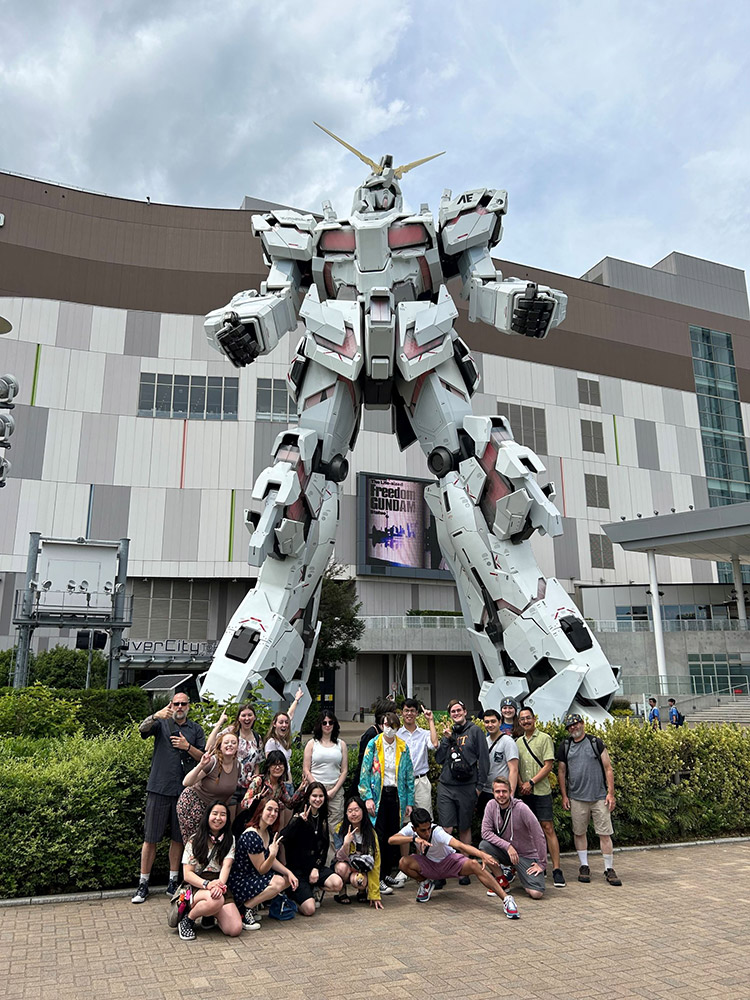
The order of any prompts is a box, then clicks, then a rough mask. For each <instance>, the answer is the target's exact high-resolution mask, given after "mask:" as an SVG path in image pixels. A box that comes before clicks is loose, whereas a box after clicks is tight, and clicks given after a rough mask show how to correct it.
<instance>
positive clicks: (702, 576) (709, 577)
mask: <svg viewBox="0 0 750 1000" xmlns="http://www.w3.org/2000/svg"><path fill="white" fill-rule="evenodd" d="M690 575H691V577H692V580H693V583H713V579H714V578H713V566H712V564H711V563H710V562H707V561H706V560H705V559H691V560H690Z"/></svg>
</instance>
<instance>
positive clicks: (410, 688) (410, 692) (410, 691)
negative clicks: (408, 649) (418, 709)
mask: <svg viewBox="0 0 750 1000" xmlns="http://www.w3.org/2000/svg"><path fill="white" fill-rule="evenodd" d="M406 697H407V698H413V697H414V657H413V655H412V654H411V653H407V654H406Z"/></svg>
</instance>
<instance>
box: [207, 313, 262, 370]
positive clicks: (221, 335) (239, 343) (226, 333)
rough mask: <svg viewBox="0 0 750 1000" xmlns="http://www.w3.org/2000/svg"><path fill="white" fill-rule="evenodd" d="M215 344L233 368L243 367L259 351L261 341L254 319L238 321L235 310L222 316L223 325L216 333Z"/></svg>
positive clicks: (252, 359) (255, 356) (250, 362)
mask: <svg viewBox="0 0 750 1000" xmlns="http://www.w3.org/2000/svg"><path fill="white" fill-rule="evenodd" d="M216 344H217V346H218V347H219V350H220V351H221V352H222V354H226V356H227V357H228V358H229V360H230V361H231V362H232V364H233V365H234V367H235V368H244V367H245V365H250V364H252V363H253V361H255V359H256V358H257V357H258V355H259V354H260V353H261V343H260V338H259V336H258V329H257V325H256V323H255V321H254V320H252V319H246V320H245V321H244V322H241V321H240V318H239V316H238V315H237V313H236V312H227V313H224V316H223V325H222V327H221V329H220V330H218V331H217V333H216Z"/></svg>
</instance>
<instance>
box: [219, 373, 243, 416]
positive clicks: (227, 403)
mask: <svg viewBox="0 0 750 1000" xmlns="http://www.w3.org/2000/svg"><path fill="white" fill-rule="evenodd" d="M239 384H240V380H239V379H238V378H225V379H224V410H223V414H224V419H225V420H236V419H237V401H238V395H239Z"/></svg>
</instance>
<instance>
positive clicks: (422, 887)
mask: <svg viewBox="0 0 750 1000" xmlns="http://www.w3.org/2000/svg"><path fill="white" fill-rule="evenodd" d="M434 888H435V883H434V882H433V881H432V880H431V879H429V878H426V879H425V880H424V882H420V883H419V888H418V889H417V902H418V903H427V902H428V901H429V899H430V896H431V895H432V890H433V889H434Z"/></svg>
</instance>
